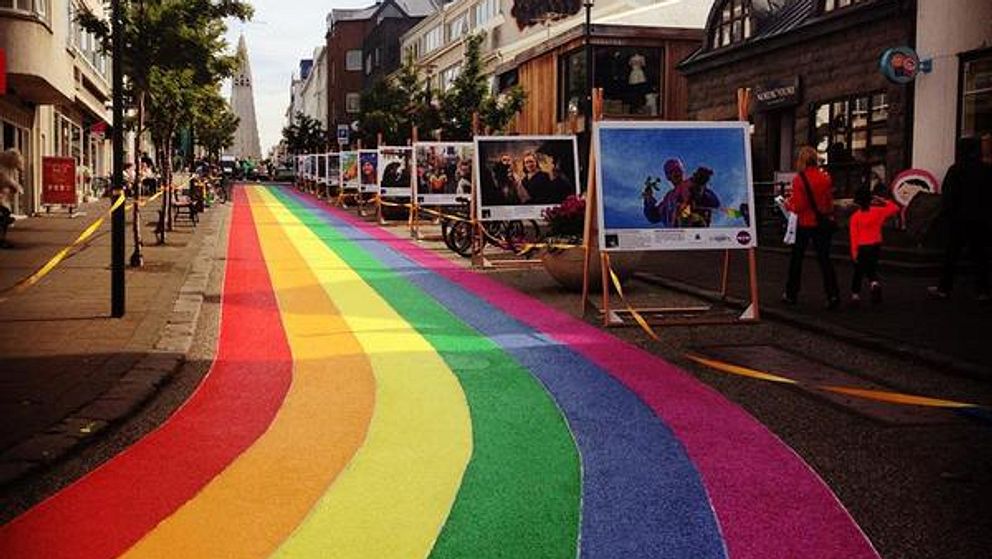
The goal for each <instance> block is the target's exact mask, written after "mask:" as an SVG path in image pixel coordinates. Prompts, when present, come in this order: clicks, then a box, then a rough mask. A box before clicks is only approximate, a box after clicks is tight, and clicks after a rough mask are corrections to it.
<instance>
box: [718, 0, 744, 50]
mask: <svg viewBox="0 0 992 559" xmlns="http://www.w3.org/2000/svg"><path fill="white" fill-rule="evenodd" d="M751 25H752V23H751V0H724V3H723V7H722V8H721V9H720V11H719V19H718V20H717V22H716V23H715V24H714V25H713V29H711V30H710V46H711V48H714V49H718V48H721V47H725V46H728V45H732V44H734V43H739V42H741V41H745V40H747V39H750V38H751Z"/></svg>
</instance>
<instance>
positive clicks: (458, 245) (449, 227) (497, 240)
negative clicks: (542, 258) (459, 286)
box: [441, 198, 542, 258]
mask: <svg viewBox="0 0 992 559" xmlns="http://www.w3.org/2000/svg"><path fill="white" fill-rule="evenodd" d="M458 202H460V203H461V205H460V206H459V208H458V209H457V210H454V211H452V214H453V215H454V216H456V217H458V218H461V219H451V218H442V221H441V237H442V238H443V239H444V244H445V245H446V246H447V247H448V248H449V249H451V250H452V251H453V252H454V253H455V254H458V255H459V256H461V257H463V258H469V257H471V256H472V248H473V247H472V243H473V239H474V237H475V231H473V224H472V222H471V221H469V210H468V209H469V205H468V200H467V199H464V198H458ZM480 225H481V231H482V239H481V243H482V246H485V245H487V244H489V245H492V246H495V247H497V248H500V249H503V250H506V251H510V252H517V251H518V250H520V249H521V248H523V247H524V246H526V245H528V244H534V243H538V242H540V240H541V239H542V232H541V227H540V225H539V224H538V223H537V221H535V220H533V219H528V220H508V221H483V222H481V223H480Z"/></svg>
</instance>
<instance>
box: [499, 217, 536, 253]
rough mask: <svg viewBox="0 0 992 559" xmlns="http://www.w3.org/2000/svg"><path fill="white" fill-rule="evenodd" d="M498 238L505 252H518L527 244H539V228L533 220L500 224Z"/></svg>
mask: <svg viewBox="0 0 992 559" xmlns="http://www.w3.org/2000/svg"><path fill="white" fill-rule="evenodd" d="M501 223H502V226H501V229H500V234H499V236H498V238H499V239H501V240H502V241H503V242H504V243H505V248H506V249H507V250H512V251H518V250H520V249H522V248H524V247H525V246H526V245H529V244H536V243H539V242H541V227H540V225H538V223H537V222H536V221H534V220H533V219H529V220H526V221H520V220H513V221H504V222H501Z"/></svg>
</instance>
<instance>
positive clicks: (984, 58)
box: [961, 51, 992, 138]
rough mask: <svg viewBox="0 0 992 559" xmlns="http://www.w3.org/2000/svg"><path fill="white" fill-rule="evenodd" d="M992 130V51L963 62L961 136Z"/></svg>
mask: <svg viewBox="0 0 992 559" xmlns="http://www.w3.org/2000/svg"><path fill="white" fill-rule="evenodd" d="M990 132H992V52H989V51H985V52H984V53H983V55H981V56H978V57H974V58H971V59H970V60H969V59H963V60H962V62H961V137H962V138H967V137H979V136H981V135H982V134H987V133H990Z"/></svg>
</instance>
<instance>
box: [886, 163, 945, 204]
mask: <svg viewBox="0 0 992 559" xmlns="http://www.w3.org/2000/svg"><path fill="white" fill-rule="evenodd" d="M891 189H892V198H893V199H894V200H895V201H896V203H897V204H899V205H900V206H902V207H904V208H905V207H907V206H909V203H910V202H912V201H913V198H915V197H916V195H917V194H919V193H920V192H927V193H929V194H938V193H940V181H938V180H937V177H935V176H933V174H932V173H930V172H929V171H925V170H923V169H906V170H905V171H903V172H901V173H899V174H898V175H896V178H895V179H894V180H893V181H892V187H891Z"/></svg>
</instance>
